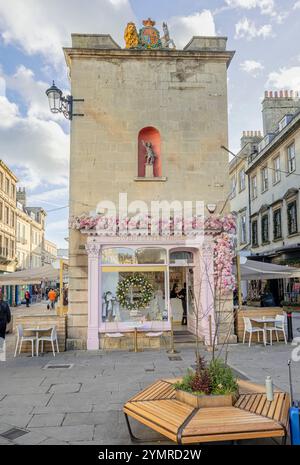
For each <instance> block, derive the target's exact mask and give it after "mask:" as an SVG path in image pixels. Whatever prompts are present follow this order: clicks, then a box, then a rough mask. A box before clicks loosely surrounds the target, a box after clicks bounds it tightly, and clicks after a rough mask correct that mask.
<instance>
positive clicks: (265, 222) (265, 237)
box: [261, 214, 269, 244]
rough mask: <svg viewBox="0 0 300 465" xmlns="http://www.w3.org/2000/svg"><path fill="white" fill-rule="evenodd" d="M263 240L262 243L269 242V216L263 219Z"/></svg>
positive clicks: (266, 215)
mask: <svg viewBox="0 0 300 465" xmlns="http://www.w3.org/2000/svg"><path fill="white" fill-rule="evenodd" d="M261 240H262V243H263V244H264V243H266V242H268V241H269V215H268V214H265V215H263V216H262V218H261Z"/></svg>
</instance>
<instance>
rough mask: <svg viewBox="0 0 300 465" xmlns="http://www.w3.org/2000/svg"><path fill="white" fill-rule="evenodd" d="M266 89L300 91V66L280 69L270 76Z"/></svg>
mask: <svg viewBox="0 0 300 465" xmlns="http://www.w3.org/2000/svg"><path fill="white" fill-rule="evenodd" d="M266 87H267V88H269V87H275V89H288V90H300V66H293V67H291V68H280V70H279V71H273V72H272V73H270V74H269V76H268V81H267V83H266Z"/></svg>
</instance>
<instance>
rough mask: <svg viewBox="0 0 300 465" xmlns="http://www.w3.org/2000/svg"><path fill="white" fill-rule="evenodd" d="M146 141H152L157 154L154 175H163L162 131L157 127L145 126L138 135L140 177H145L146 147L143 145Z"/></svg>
mask: <svg viewBox="0 0 300 465" xmlns="http://www.w3.org/2000/svg"><path fill="white" fill-rule="evenodd" d="M143 141H144V142H151V144H152V147H153V150H154V153H155V155H156V158H155V161H154V166H153V176H154V177H161V175H162V165H161V139H160V133H159V131H158V130H157V129H155V128H154V127H152V126H148V127H146V128H143V129H141V130H140V132H139V137H138V177H139V178H144V177H145V155H146V149H145V147H144V145H143Z"/></svg>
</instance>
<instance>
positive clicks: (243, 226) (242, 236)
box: [240, 213, 247, 244]
mask: <svg viewBox="0 0 300 465" xmlns="http://www.w3.org/2000/svg"><path fill="white" fill-rule="evenodd" d="M240 241H241V244H245V243H246V242H247V232H246V213H242V215H241V217H240Z"/></svg>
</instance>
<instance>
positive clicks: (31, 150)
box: [0, 76, 69, 188]
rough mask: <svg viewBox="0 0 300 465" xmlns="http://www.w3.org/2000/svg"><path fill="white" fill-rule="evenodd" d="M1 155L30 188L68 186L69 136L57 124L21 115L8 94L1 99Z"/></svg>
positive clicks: (29, 115) (32, 115)
mask: <svg viewBox="0 0 300 465" xmlns="http://www.w3.org/2000/svg"><path fill="white" fill-rule="evenodd" d="M1 81H3V76H2V77H1ZM2 87H3V88H4V87H5V86H3V85H2ZM30 107H31V105H30V103H29V108H30ZM0 153H1V158H3V159H4V160H5V161H6V163H7V164H8V165H9V166H15V167H18V170H20V172H22V181H23V183H24V184H25V185H28V184H29V185H30V187H31V188H34V187H36V186H38V185H44V186H45V185H67V177H68V158H69V157H68V155H69V136H68V135H67V134H66V133H65V132H64V131H63V129H62V128H61V126H60V125H59V124H58V123H57V122H55V121H51V120H50V121H49V120H48V121H46V120H44V119H41V118H38V117H37V116H35V115H34V114H30V113H28V114H27V115H26V116H21V115H20V111H19V108H18V106H17V105H16V104H15V103H13V102H11V101H10V100H9V99H8V98H7V97H6V96H5V95H2V96H0Z"/></svg>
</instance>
